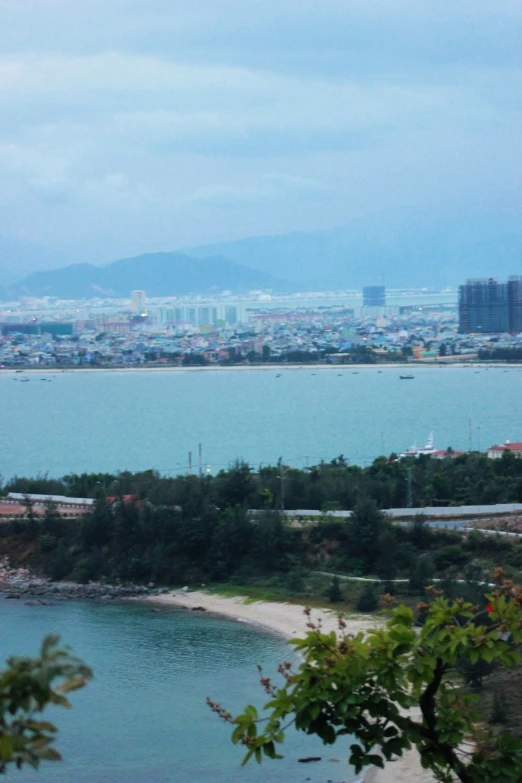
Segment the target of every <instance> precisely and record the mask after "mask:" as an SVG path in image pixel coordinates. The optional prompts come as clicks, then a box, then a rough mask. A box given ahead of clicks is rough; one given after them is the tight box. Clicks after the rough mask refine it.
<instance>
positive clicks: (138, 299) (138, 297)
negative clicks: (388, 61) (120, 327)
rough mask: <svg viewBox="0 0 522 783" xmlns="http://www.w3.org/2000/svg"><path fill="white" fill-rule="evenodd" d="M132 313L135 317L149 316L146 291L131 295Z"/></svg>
mask: <svg viewBox="0 0 522 783" xmlns="http://www.w3.org/2000/svg"><path fill="white" fill-rule="evenodd" d="M131 312H132V313H133V314H134V315H147V302H146V298H145V291H133V292H132V295H131Z"/></svg>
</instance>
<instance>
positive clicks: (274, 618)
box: [133, 590, 380, 641]
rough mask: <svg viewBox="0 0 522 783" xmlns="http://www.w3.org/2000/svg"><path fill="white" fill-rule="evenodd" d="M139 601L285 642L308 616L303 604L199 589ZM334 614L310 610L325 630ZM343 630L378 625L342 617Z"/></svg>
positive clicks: (334, 626)
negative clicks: (238, 625)
mask: <svg viewBox="0 0 522 783" xmlns="http://www.w3.org/2000/svg"><path fill="white" fill-rule="evenodd" d="M133 600H137V601H139V602H140V603H152V604H156V605H159V606H162V607H164V608H167V609H168V608H172V607H177V608H179V607H181V608H182V609H187V610H189V611H205V612H208V613H209V614H214V615H219V616H221V617H227V618H229V619H232V620H236V621H238V622H244V623H247V624H249V625H253V626H257V627H258V628H262V629H264V630H267V631H271V632H272V633H276V634H277V635H278V636H282V637H283V638H284V639H286V640H287V641H288V640H289V639H292V638H296V637H299V636H301V635H303V634H305V633H306V632H307V631H308V630H309V629H308V628H307V623H308V617H307V616H306V615H305V613H304V608H305V607H304V605H301V604H290V603H283V602H282V603H276V602H275V601H253V600H252V599H247V598H246V597H245V596H235V597H234V598H227V597H225V596H221V595H218V594H215V593H208V592H206V591H203V590H191V591H186V592H184V591H183V590H171V591H169V592H167V593H162V594H160V595H158V594H153V595H147V596H138V597H137V598H135V599H133ZM337 618H338V615H337V612H336V611H335V610H333V609H332V610H330V609H313V610H312V620H314V621H318V620H320V622H321V626H322V628H323V630H324V632H325V633H330V632H331V631H337V630H338V620H337ZM344 621H345V622H346V625H347V631H346V632H347V633H358V632H359V631H366V630H368V629H369V628H375V626H376V625H379V624H380V623H379V621H378V619H377V618H374V617H371V618H370V616H369V615H357V617H354V616H353V615H350V616H349V617H344Z"/></svg>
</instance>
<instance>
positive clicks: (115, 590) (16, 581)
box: [0, 558, 168, 606]
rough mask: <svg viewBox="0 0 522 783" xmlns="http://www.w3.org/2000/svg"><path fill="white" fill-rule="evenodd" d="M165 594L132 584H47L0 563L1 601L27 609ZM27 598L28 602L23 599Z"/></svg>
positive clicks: (27, 572)
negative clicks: (17, 602)
mask: <svg viewBox="0 0 522 783" xmlns="http://www.w3.org/2000/svg"><path fill="white" fill-rule="evenodd" d="M165 592H168V590H166V589H164V588H156V587H155V585H153V584H150V585H149V586H147V587H144V586H142V585H132V584H114V585H111V584H107V583H105V582H90V583H89V584H86V585H80V584H77V583H76V582H50V581H49V580H48V579H45V578H42V577H36V576H35V575H34V574H31V572H30V571H29V570H28V569H27V568H11V567H10V565H9V561H8V560H7V559H6V558H4V559H3V560H1V561H0V595H2V594H3V596H4V598H5V599H11V600H24V601H25V602H26V603H27V604H28V605H30V606H48V605H49V604H53V603H57V602H58V601H70V600H81V601H89V600H98V601H111V600H118V599H119V600H121V599H124V598H145V597H153V596H158V595H161V594H162V593H165ZM27 599H29V600H27Z"/></svg>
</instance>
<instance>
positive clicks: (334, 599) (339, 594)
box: [327, 576, 343, 604]
mask: <svg viewBox="0 0 522 783" xmlns="http://www.w3.org/2000/svg"><path fill="white" fill-rule="evenodd" d="M327 596H328V600H329V601H330V603H331V604H340V603H341V601H342V600H343V591H342V590H341V580H340V579H339V577H338V576H334V577H333V579H332V582H331V584H330V586H329V588H328V590H327Z"/></svg>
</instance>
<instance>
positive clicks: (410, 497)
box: [406, 468, 413, 508]
mask: <svg viewBox="0 0 522 783" xmlns="http://www.w3.org/2000/svg"><path fill="white" fill-rule="evenodd" d="M411 470H412V469H411V468H408V495H407V500H406V504H407V506H408V508H412V506H413V492H412V486H411Z"/></svg>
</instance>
